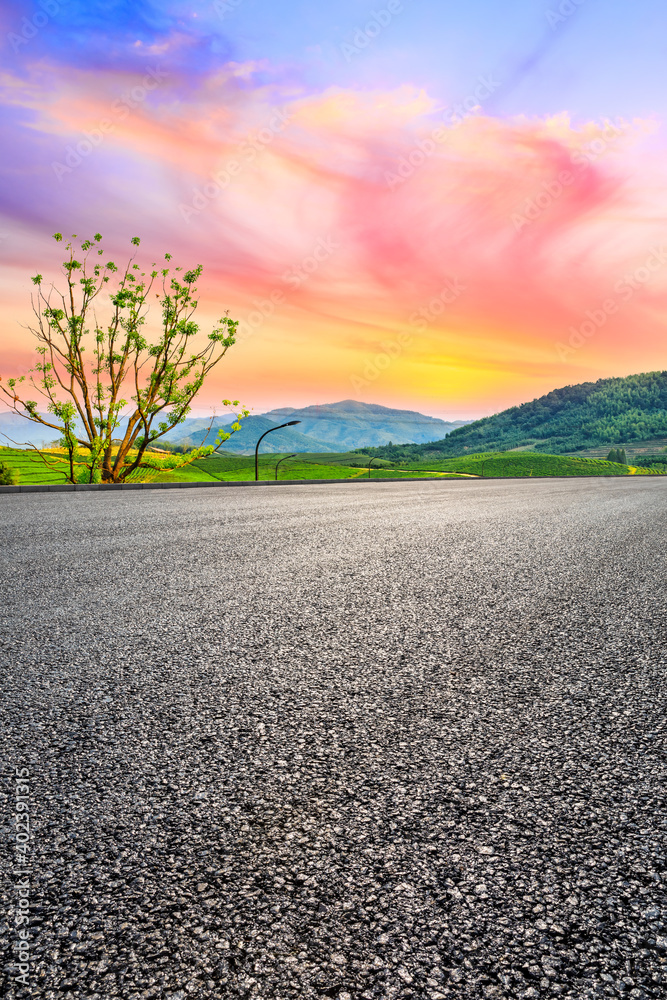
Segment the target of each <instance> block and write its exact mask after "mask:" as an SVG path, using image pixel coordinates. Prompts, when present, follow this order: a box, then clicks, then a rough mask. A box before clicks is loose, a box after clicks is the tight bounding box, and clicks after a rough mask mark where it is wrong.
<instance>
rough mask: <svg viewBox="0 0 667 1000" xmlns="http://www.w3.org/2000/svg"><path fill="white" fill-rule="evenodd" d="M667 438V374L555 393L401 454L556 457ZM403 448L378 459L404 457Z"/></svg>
mask: <svg viewBox="0 0 667 1000" xmlns="http://www.w3.org/2000/svg"><path fill="white" fill-rule="evenodd" d="M662 436H666V437H667V371H662V372H644V373H642V374H639V375H628V376H626V377H625V378H608V379H600V380H599V381H597V382H582V383H580V384H579V385H566V386H563V387H562V388H561V389H554V390H553V391H552V392H549V393H547V394H546V396H540V398H539V399H533V400H531V402H529V403H522V404H521V405H520V406H512V407H510V409H508V410H503V411H502V412H501V413H496V414H495V415H494V416H491V417H483V418H482V419H481V420H475V421H474V422H473V423H469V424H467V425H466V426H465V427H460V428H458V429H456V430H454V431H452V433H451V434H449V435H448V436H447V437H446V438H443V439H442V440H440V441H432V442H429V443H428V444H426V445H424V446H423V447H421V448H420V447H419V446H417V445H408V446H406V447H405V448H402V449H400V451H401V455H400V457H401V458H403V457H405V458H410V459H412V460H414V459H416V457H417V456H419V457H424V458H435V457H447V458H448V457H450V456H452V457H454V456H459V455H465V454H471V453H473V452H486V451H509V450H512V449H514V448H530V449H532V450H534V451H538V452H543V453H546V454H552V455H563V454H567V453H570V452H576V451H582V450H584V449H586V448H593V447H596V446H598V445H607V444H608V445H610V446H611V445H615V444H619V443H624V444H628V443H630V442H635V441H637V442H640V441H648V440H650V439H654V438H659V437H662ZM397 451H398V450H397V449H395V448H394V449H391V448H380V449H378V450H377V451H376V452H374V454H377V455H378V457H383V458H392V459H396V458H398V457H399V456H398V454H397Z"/></svg>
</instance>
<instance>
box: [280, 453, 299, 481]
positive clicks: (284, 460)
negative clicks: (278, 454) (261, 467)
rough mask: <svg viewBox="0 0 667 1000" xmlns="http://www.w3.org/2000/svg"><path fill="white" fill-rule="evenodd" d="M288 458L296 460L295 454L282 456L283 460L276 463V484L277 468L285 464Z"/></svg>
mask: <svg viewBox="0 0 667 1000" xmlns="http://www.w3.org/2000/svg"><path fill="white" fill-rule="evenodd" d="M288 458H296V452H295V453H294V454H293V455H284V456H283V458H281V459H279V460H278V461H277V462H276V482H278V466H279V465H280V463H281V462H286V461H287V459H288Z"/></svg>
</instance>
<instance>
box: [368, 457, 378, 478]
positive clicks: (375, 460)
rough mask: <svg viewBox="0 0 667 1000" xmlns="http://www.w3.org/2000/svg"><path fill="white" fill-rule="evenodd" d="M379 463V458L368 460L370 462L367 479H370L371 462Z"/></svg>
mask: <svg viewBox="0 0 667 1000" xmlns="http://www.w3.org/2000/svg"><path fill="white" fill-rule="evenodd" d="M379 461H380V459H379V458H372V459H371V460H370V462H369V463H368V478H369V479H370V478H371V465H372V464H373V462H379Z"/></svg>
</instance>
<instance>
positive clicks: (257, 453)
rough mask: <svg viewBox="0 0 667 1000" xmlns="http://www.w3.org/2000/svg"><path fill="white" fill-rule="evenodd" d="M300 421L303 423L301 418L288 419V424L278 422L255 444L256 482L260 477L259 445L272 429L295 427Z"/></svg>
mask: <svg viewBox="0 0 667 1000" xmlns="http://www.w3.org/2000/svg"><path fill="white" fill-rule="evenodd" d="M300 423H301V421H300V420H288V421H287V423H286V424H278V426H277V427H269V429H268V431H264V433H263V434H262V436H261V438H260V439H259V441H258V442H257V444H256V445H255V482H257V480H258V479H259V457H258V456H259V446H260V444H261V443H262V441H263V440H264V438H265V437H266V435H267V434H270V433H271V431H279V430H280V428H281V427H294V424H300Z"/></svg>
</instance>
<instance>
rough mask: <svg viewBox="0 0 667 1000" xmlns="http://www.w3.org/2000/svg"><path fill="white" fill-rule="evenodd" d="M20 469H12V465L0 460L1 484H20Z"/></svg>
mask: <svg viewBox="0 0 667 1000" xmlns="http://www.w3.org/2000/svg"><path fill="white" fill-rule="evenodd" d="M19 478H20V474H19V470H18V469H12V467H11V465H7V464H6V463H5V462H0V486H18V484H19Z"/></svg>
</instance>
